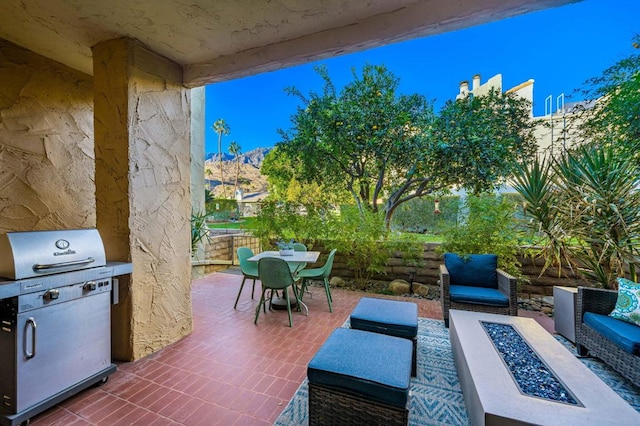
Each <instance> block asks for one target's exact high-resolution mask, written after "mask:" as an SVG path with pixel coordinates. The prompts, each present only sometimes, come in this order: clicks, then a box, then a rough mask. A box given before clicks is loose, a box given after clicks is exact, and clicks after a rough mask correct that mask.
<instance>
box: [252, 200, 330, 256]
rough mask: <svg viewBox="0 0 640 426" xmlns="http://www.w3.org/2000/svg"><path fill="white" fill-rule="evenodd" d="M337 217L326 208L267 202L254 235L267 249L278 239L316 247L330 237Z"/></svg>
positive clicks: (260, 211)
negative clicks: (315, 243)
mask: <svg viewBox="0 0 640 426" xmlns="http://www.w3.org/2000/svg"><path fill="white" fill-rule="evenodd" d="M334 216H335V213H332V211H331V210H330V209H328V208H326V207H319V206H311V205H303V204H301V203H295V202H279V201H266V202H264V203H263V204H262V205H261V206H260V209H259V210H258V215H257V217H256V221H255V222H254V223H255V226H254V229H253V231H252V232H253V235H255V236H256V237H258V238H260V241H261V243H262V245H263V247H270V246H273V244H272V242H273V241H275V240H278V239H285V240H289V239H294V240H296V241H299V242H302V243H304V244H306V245H307V246H308V247H312V246H313V243H314V242H315V241H316V240H317V239H324V238H327V237H328V236H329V235H330V229H331V228H332V226H333V223H334V222H335V219H334Z"/></svg>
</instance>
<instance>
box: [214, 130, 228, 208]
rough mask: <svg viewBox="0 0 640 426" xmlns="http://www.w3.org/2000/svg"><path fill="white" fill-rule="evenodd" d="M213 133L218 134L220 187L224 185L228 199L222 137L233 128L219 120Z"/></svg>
mask: <svg viewBox="0 0 640 426" xmlns="http://www.w3.org/2000/svg"><path fill="white" fill-rule="evenodd" d="M211 127H212V128H213V131H214V132H216V133H217V134H218V161H219V162H220V185H222V194H223V197H224V198H227V191H226V190H225V187H224V171H223V170H222V135H228V134H229V132H231V128H230V127H229V126H228V125H227V123H226V122H225V121H224V119H223V118H219V119H218V120H216V122H215V123H213V126H211Z"/></svg>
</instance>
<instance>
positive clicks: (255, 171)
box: [204, 148, 273, 197]
mask: <svg viewBox="0 0 640 426" xmlns="http://www.w3.org/2000/svg"><path fill="white" fill-rule="evenodd" d="M272 149H273V148H256V149H254V150H252V151H249V152H245V153H243V154H240V155H239V156H238V157H239V158H240V173H239V175H238V187H239V188H240V189H242V190H243V191H244V192H245V194H250V193H259V192H265V191H266V190H267V180H266V178H265V177H263V176H262V175H261V174H260V167H261V166H262V161H263V160H264V157H265V156H266V155H267V154H268V153H269V152H270V151H271V150H272ZM218 158H219V157H218V153H209V154H207V155H206V156H205V161H204V172H205V176H204V178H205V184H206V186H207V188H209V189H210V190H211V191H212V192H213V193H214V195H215V196H216V197H221V196H222V195H223V190H222V185H220V161H219V160H218ZM222 169H223V173H224V186H225V187H226V195H227V197H233V189H234V187H235V179H236V170H237V164H236V159H235V156H233V155H231V154H227V153H223V154H222Z"/></svg>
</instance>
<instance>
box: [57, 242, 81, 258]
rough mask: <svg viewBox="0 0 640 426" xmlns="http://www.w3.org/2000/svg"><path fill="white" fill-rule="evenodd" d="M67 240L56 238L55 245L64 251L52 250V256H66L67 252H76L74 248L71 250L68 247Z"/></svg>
mask: <svg viewBox="0 0 640 426" xmlns="http://www.w3.org/2000/svg"><path fill="white" fill-rule="evenodd" d="M69 245H70V244H69V241H67V240H58V241H56V247H58V248H59V249H60V250H64V251H54V252H53V255H54V256H66V255H69V254H76V251H75V250H71V249H70V248H69ZM65 249H66V250H65Z"/></svg>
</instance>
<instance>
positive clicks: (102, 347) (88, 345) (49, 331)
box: [16, 292, 111, 412]
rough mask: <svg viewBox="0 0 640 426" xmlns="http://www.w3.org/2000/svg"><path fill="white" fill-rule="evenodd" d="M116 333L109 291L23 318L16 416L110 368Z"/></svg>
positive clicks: (19, 336)
mask: <svg viewBox="0 0 640 426" xmlns="http://www.w3.org/2000/svg"><path fill="white" fill-rule="evenodd" d="M34 323H35V329H34ZM110 330H111V307H110V294H109V293H108V292H105V293H98V294H92V295H88V296H84V297H81V298H79V299H75V300H71V301H67V302H64V303H59V304H56V305H52V306H47V307H43V308H39V309H35V310H31V311H27V312H24V313H20V314H18V320H17V330H16V331H17V339H16V343H17V353H16V362H17V395H16V412H20V411H23V410H25V409H27V408H29V407H31V406H32V405H34V404H37V403H39V402H41V401H43V400H44V399H47V398H49V397H51V396H53V395H55V394H57V393H59V392H61V391H63V390H65V389H67V388H69V387H71V386H73V385H75V384H76V383H78V382H80V381H82V380H84V379H86V378H88V377H90V376H92V375H94V374H97V373H99V372H100V371H102V370H104V369H105V368H107V367H109V366H110V364H111V331H110ZM34 331H35V333H36V335H35V347H34V346H33V343H34V336H33V333H34Z"/></svg>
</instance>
